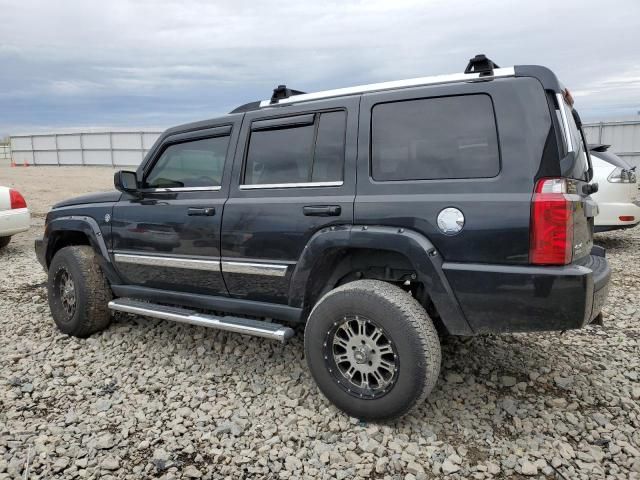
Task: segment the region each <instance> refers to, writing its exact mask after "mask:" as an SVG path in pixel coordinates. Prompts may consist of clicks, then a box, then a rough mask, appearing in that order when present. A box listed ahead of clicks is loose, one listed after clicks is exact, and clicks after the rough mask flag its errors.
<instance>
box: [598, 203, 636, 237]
mask: <svg viewBox="0 0 640 480" xmlns="http://www.w3.org/2000/svg"><path fill="white" fill-rule="evenodd" d="M620 217H633V220H620ZM639 222H640V207H639V206H638V205H636V204H635V203H632V202H619V203H613V202H608V203H598V215H596V217H595V228H596V231H598V230H600V231H603V230H605V229H613V228H612V227H618V228H619V227H633V226H635V225H637V224H638V223H639Z"/></svg>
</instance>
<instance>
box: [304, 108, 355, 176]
mask: <svg viewBox="0 0 640 480" xmlns="http://www.w3.org/2000/svg"><path fill="white" fill-rule="evenodd" d="M346 120H347V115H346V113H345V112H329V113H323V114H322V115H320V124H319V125H318V138H317V140H316V151H315V156H314V158H313V173H312V176H311V178H312V181H314V182H333V181H336V180H342V166H343V165H344V139H345V130H346Z"/></svg>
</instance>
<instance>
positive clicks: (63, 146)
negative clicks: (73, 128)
mask: <svg viewBox="0 0 640 480" xmlns="http://www.w3.org/2000/svg"><path fill="white" fill-rule="evenodd" d="M81 148H82V145H81V144H80V134H77V135H58V149H59V150H80V149H81Z"/></svg>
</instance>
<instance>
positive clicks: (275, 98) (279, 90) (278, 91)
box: [271, 85, 306, 103]
mask: <svg viewBox="0 0 640 480" xmlns="http://www.w3.org/2000/svg"><path fill="white" fill-rule="evenodd" d="M305 93H306V92H302V91H300V90H294V89H292V88H287V86H286V85H278V86H277V87H276V88H274V89H273V95H271V103H278V102H279V101H280V100H284V99H285V98H289V97H291V96H293V95H304V94H305Z"/></svg>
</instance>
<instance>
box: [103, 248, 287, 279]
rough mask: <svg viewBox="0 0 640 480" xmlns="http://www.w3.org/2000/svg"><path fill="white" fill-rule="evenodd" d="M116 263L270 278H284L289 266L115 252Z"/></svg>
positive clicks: (210, 258)
mask: <svg viewBox="0 0 640 480" xmlns="http://www.w3.org/2000/svg"><path fill="white" fill-rule="evenodd" d="M113 258H114V260H115V261H116V263H128V264H134V265H146V266H150V267H169V268H186V269H191V270H208V271H211V272H220V271H222V272H223V273H240V274H244V275H265V276H269V277H284V276H285V275H286V274H287V269H288V268H289V266H290V265H289V264H282V263H261V262H256V261H249V262H246V261H241V260H233V259H224V260H220V258H214V257H206V258H183V257H170V256H164V255H142V254H133V253H121V252H114V254H113Z"/></svg>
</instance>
